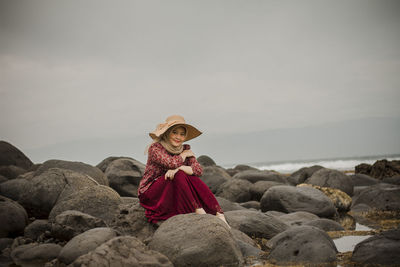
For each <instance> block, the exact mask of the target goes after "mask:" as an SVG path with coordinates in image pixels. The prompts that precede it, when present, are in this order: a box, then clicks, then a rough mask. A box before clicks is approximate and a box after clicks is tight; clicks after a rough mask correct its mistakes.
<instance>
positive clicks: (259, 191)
mask: <svg viewBox="0 0 400 267" xmlns="http://www.w3.org/2000/svg"><path fill="white" fill-rule="evenodd" d="M276 185H283V183H280V182H275V181H258V182H255V183H254V184H252V185H251V186H250V194H251V199H253V200H256V201H260V199H261V198H262V196H263V195H264V193H265V192H267V190H268V189H270V188H271V187H273V186H276Z"/></svg>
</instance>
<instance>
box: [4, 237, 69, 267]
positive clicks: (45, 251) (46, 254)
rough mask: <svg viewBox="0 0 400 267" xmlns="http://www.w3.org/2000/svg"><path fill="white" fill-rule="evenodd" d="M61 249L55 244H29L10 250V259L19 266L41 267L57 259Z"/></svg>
mask: <svg viewBox="0 0 400 267" xmlns="http://www.w3.org/2000/svg"><path fill="white" fill-rule="evenodd" d="M61 249H62V247H61V246H60V245H57V244H38V243H31V244H27V245H22V246H19V247H17V248H15V249H14V250H12V252H11V258H12V259H13V261H14V263H15V264H17V265H19V266H37V267H41V266H44V265H45V263H46V262H49V261H51V260H53V259H55V258H57V256H58V254H59V253H60V251H61Z"/></svg>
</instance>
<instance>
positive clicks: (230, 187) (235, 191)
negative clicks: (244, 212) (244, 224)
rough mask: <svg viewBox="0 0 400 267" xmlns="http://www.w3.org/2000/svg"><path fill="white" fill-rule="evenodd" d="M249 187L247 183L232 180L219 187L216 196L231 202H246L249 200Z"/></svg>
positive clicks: (249, 184)
mask: <svg viewBox="0 0 400 267" xmlns="http://www.w3.org/2000/svg"><path fill="white" fill-rule="evenodd" d="M250 186H251V183H250V182H249V181H246V180H240V179H233V178H232V179H230V180H229V181H227V182H225V183H223V184H222V185H220V186H219V188H218V191H217V193H216V195H217V196H219V197H223V198H225V199H228V200H230V201H233V202H246V201H249V200H251V193H250Z"/></svg>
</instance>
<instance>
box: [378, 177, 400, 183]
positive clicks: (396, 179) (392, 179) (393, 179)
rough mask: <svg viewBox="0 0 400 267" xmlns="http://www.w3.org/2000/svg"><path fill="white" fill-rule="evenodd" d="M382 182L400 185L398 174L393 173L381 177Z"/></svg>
mask: <svg viewBox="0 0 400 267" xmlns="http://www.w3.org/2000/svg"><path fill="white" fill-rule="evenodd" d="M382 182H383V183H387V184H396V185H400V175H395V176H392V177H385V178H383V179H382Z"/></svg>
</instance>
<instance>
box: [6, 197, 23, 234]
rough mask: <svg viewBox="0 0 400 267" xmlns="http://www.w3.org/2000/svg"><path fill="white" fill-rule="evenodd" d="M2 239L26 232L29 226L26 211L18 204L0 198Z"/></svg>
mask: <svg viewBox="0 0 400 267" xmlns="http://www.w3.org/2000/svg"><path fill="white" fill-rule="evenodd" d="M0 218H1V227H0V238H2V237H14V236H18V235H20V234H22V233H23V232H24V228H25V226H26V225H27V224H28V215H27V213H26V211H25V209H24V208H23V207H22V206H21V205H19V204H18V203H17V202H15V201H13V200H11V199H9V198H6V197H3V196H0Z"/></svg>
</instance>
